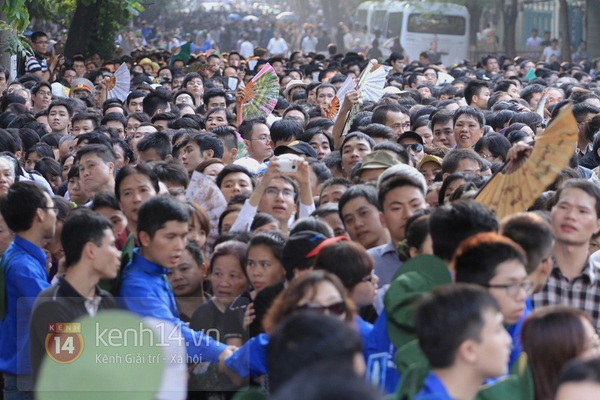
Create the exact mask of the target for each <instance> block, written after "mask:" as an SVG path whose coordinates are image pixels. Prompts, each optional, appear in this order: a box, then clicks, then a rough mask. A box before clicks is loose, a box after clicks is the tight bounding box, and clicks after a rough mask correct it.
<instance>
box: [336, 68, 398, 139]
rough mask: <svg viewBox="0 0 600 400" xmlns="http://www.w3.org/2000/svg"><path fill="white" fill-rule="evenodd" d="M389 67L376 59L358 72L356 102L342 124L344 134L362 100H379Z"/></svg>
mask: <svg viewBox="0 0 600 400" xmlns="http://www.w3.org/2000/svg"><path fill="white" fill-rule="evenodd" d="M390 69H391V67H389V66H384V65H382V64H379V63H378V62H377V60H375V59H373V60H371V61H369V64H368V65H367V67H366V68H365V69H364V70H363V72H362V73H361V74H360V78H359V81H358V88H357V89H358V90H357V91H358V103H356V104H355V105H354V107H352V111H350V115H349V116H348V119H347V120H346V125H345V126H344V133H343V134H344V135H345V134H346V133H347V132H348V130H349V129H350V125H351V124H352V120H353V119H354V117H355V116H356V114H358V111H359V110H360V107H361V106H362V104H363V102H364V101H379V100H380V99H381V97H382V96H383V87H384V86H385V78H386V77H387V75H388V73H389V71H390Z"/></svg>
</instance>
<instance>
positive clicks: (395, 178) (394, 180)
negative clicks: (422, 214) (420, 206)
mask: <svg viewBox="0 0 600 400" xmlns="http://www.w3.org/2000/svg"><path fill="white" fill-rule="evenodd" d="M405 186H412V187H415V188H417V189H418V190H419V192H421V194H422V195H423V200H425V196H426V195H427V193H426V192H424V191H423V189H424V188H423V184H422V183H421V182H419V181H418V180H417V179H416V178H413V177H412V176H411V175H409V174H395V175H390V176H389V177H388V178H386V179H384V180H383V181H382V182H380V183H379V185H378V188H377V200H378V202H379V209H380V210H383V209H384V208H383V206H384V204H385V199H386V197H387V195H388V194H389V193H390V192H391V191H392V190H394V189H397V188H401V187H405Z"/></svg>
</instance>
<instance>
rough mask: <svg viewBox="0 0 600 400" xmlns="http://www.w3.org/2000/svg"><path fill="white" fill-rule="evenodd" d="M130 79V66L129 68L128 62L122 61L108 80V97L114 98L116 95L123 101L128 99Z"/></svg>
mask: <svg viewBox="0 0 600 400" xmlns="http://www.w3.org/2000/svg"><path fill="white" fill-rule="evenodd" d="M130 79H131V78H130V75H129V68H127V64H125V63H122V64H121V66H120V67H119V68H118V69H117V70H116V71H115V73H114V74H113V76H111V77H110V79H109V80H108V84H107V85H106V89H107V90H108V98H109V99H112V98H115V97H116V98H117V99H119V100H121V101H125V100H127V95H128V94H129V80H130Z"/></svg>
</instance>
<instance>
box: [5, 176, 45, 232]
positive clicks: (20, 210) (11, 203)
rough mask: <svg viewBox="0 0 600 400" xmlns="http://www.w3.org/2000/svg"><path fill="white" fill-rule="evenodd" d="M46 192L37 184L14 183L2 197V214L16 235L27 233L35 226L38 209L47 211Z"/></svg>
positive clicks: (27, 182) (28, 182) (26, 182)
mask: <svg viewBox="0 0 600 400" xmlns="http://www.w3.org/2000/svg"><path fill="white" fill-rule="evenodd" d="M45 193H46V192H45V190H44V189H43V188H42V187H41V186H39V185H38V184H37V183H34V182H30V181H22V182H17V183H14V184H13V185H12V186H11V187H10V188H9V189H8V192H7V193H6V194H5V195H4V197H2V200H1V203H0V213H2V217H3V218H4V221H5V222H6V226H8V229H10V230H11V231H13V232H15V233H17V234H18V233H21V232H26V231H28V230H29V229H31V227H32V226H33V221H34V219H35V215H36V212H37V209H38V208H41V209H43V210H47V207H48V200H47V198H46V195H45Z"/></svg>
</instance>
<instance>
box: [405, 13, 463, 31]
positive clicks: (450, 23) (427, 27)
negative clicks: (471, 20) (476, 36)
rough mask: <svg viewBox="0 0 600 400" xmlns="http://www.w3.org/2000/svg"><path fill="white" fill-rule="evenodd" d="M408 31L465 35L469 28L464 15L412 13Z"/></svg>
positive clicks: (409, 18)
mask: <svg viewBox="0 0 600 400" xmlns="http://www.w3.org/2000/svg"><path fill="white" fill-rule="evenodd" d="M407 30H408V32H414V33H432V34H437V35H455V36H463V35H464V34H465V32H466V30H467V23H466V20H465V18H464V17H460V16H458V15H434V14H411V15H410V16H409V17H408V26H407Z"/></svg>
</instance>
